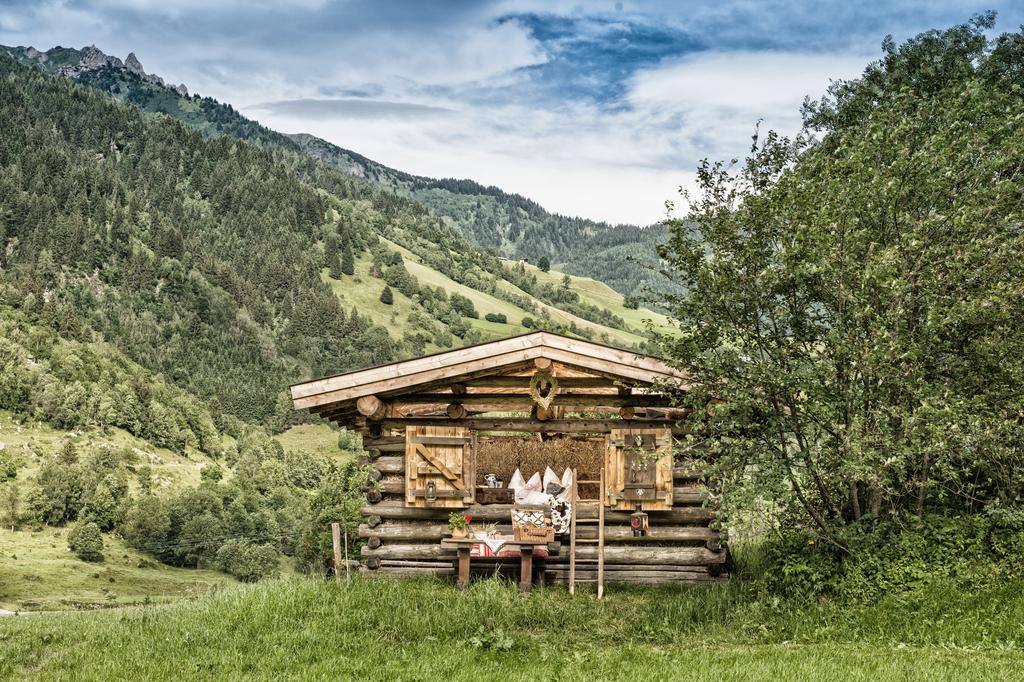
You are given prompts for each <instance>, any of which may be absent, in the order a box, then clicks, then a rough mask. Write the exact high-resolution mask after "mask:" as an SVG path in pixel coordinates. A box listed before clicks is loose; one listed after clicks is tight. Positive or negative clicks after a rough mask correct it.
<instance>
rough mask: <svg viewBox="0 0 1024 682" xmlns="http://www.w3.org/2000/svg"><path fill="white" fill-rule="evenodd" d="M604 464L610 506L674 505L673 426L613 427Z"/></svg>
mask: <svg viewBox="0 0 1024 682" xmlns="http://www.w3.org/2000/svg"><path fill="white" fill-rule="evenodd" d="M604 466H605V492H606V497H605V505H606V506H608V507H611V508H612V509H625V510H632V509H634V508H635V507H636V505H637V504H640V505H641V508H642V509H646V510H658V509H671V508H672V430H671V429H612V432H611V433H610V434H609V436H608V445H607V448H606V449H605V460H604Z"/></svg>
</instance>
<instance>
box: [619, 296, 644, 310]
mask: <svg viewBox="0 0 1024 682" xmlns="http://www.w3.org/2000/svg"><path fill="white" fill-rule="evenodd" d="M622 305H623V307H625V308H628V309H629V310H636V309H637V308H639V307H640V301H638V300H637V299H636V298H634V297H633V296H626V297H625V298H624V299H622Z"/></svg>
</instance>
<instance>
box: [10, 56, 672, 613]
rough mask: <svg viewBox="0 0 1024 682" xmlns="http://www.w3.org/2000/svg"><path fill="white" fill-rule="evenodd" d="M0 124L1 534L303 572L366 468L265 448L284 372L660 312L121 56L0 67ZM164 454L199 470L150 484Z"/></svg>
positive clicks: (303, 447)
mask: <svg viewBox="0 0 1024 682" xmlns="http://www.w3.org/2000/svg"><path fill="white" fill-rule="evenodd" d="M91 54H92V55H93V56H92V59H94V60H98V59H101V57H98V56H97V55H96V53H91ZM52 58H53V59H54V61H56V62H58V63H60V64H62V66H60V67H58V69H62V68H64V67H65V66H68V65H69V64H70V65H75V64H79V65H80V63H81V57H79V58H78V59H79V61H78V62H76V61H75V59H76V54H75V52H74V51H59V52H56V53H54V55H53V56H52ZM102 59H106V58H105V57H104V58H102ZM22 61H24V60H22ZM129 61H130V60H129ZM69 68H70V67H69ZM74 68H79V67H78V66H75V67H74ZM63 75H69V74H67V73H64V74H63ZM93 78H94V79H98V82H100V85H102V87H100V88H95V87H86V86H85V85H83V84H82V83H81V82H80V81H89V79H93ZM103 79H111V80H109V81H107V80H103ZM124 82H130V83H131V84H132V86H131V87H129V88H127V90H126V91H125V92H130V93H132V97H122V98H120V99H129V100H131V101H132V102H135V101H137V102H138V103H139V104H141V105H142V106H145V107H149V108H167V105H168V103H176V104H177V105H182V106H183V107H184V109H182V110H181V111H179V112H178V115H176V116H175V117H168V116H162V115H156V114H153V113H147V112H145V111H142V110H141V109H140V108H139V107H138V106H135V104H133V103H130V102H125V101H117V99H118V98H111V97H110V96H109V95H108V92H109V91H111V90H115V91H118V89H119V88H120V87H121V85H120V84H123V83H124ZM145 93H149V95H147V96H143V95H144V94H145ZM121 94H122V95H123V94H124V92H122V93H121ZM147 97H148V99H147ZM192 105H195V106H194V107H192ZM190 107H191V108H190ZM189 111H191V112H194V113H196V118H195V119H193V120H189V119H188V117H187V116H186V115H185V114H186V113H188V112H189ZM0 118H2V120H3V121H4V126H3V127H2V128H0V332H2V333H0V482H2V483H3V485H2V486H0V493H2V496H3V498H2V501H3V521H4V524H5V525H7V526H9V527H11V528H20V527H25V526H27V527H29V528H34V529H37V531H40V532H42V529H44V527H45V526H47V525H49V526H56V527H63V526H65V525H68V524H73V526H72V531H71V534H70V536H69V538H68V541H69V543H70V546H71V548H72V549H73V550H75V551H76V553H78V554H79V556H80V557H83V558H90V560H92V559H95V558H98V557H100V556H102V550H101V549H97V547H99V548H102V546H103V543H104V540H103V535H104V534H106V533H108V532H111V533H113V536H108V537H107V543H108V544H109V543H111V542H114V543H125V544H126V545H127V546H128V547H130V548H132V549H133V551H135V550H141V551H144V552H146V553H148V554H150V555H152V556H154V557H156V558H158V559H160V560H161V561H163V562H165V563H167V564H172V565H175V566H203V567H215V568H219V569H221V570H224V571H227V572H230V573H232V574H234V575H236V576H238V577H240V578H241V579H245V580H251V579H256V578H258V577H260V576H262V575H268V574H272V573H274V572H276V571H277V570H278V565H279V563H280V560H281V557H282V555H284V556H289V557H293V560H292V561H291V562H290V563H291V565H292V566H295V567H296V568H299V569H303V570H314V571H317V570H320V567H321V563H322V561H323V559H324V558H325V557H326V556H327V554H326V553H325V552H327V550H328V549H329V547H330V544H329V537H326V538H325V537H324V532H325V528H327V526H326V525H325V524H326V521H325V520H324V518H326V517H324V518H321V515H322V514H327V515H329V516H330V518H331V519H332V520H335V519H339V518H340V519H344V518H346V514H347V512H348V511H351V510H350V509H349V507H348V506H346V505H349V506H351V504H352V503H353V502H352V500H353V499H355V498H351V497H349V496H348V495H349V494H350V493H352V492H353V491H357V490H358V487H359V486H360V485H361V484H362V483H363V482H364V480H365V475H364V474H363V475H360V472H359V470H358V469H356V468H355V467H354V466H353V464H352V460H353V459H354V457H353V456H352V452H353V451H354V450H356V449H358V448H359V442H358V438H352V437H351V434H346V433H344V432H341V433H338V432H331V431H330V430H328V429H327V428H326V427H322V426H321V427H319V428H320V429H322V431H323V432H321V433H320V434H318V435H317V436H316V439H315V442H313V443H311V444H307V443H305V442H303V441H302V440H301V438H299V439H298V441H296V440H295V439H288V440H282V441H280V442H279V441H278V440H276V439H275V438H273V437H272V435H273V434H275V433H280V432H282V431H284V430H286V429H288V428H289V427H290V426H292V425H294V424H295V423H296V422H301V421H302V420H303V419H308V417H304V416H303V415H301V414H299V413H296V412H295V411H294V410H293V409H292V407H291V403H290V401H289V400H288V399H287V395H286V387H287V386H288V384H290V383H293V382H296V381H299V380H301V379H304V378H308V377H311V376H320V375H324V374H329V373H333V372H339V371H344V370H347V369H353V368H357V367H366V366H370V365H374V364H379V363H381V362H385V361H388V360H391V359H394V358H397V357H407V356H410V355H414V354H419V353H424V352H428V351H432V350H436V349H439V348H451V347H456V346H458V345H461V344H466V343H473V342H477V341H481V340H485V339H488V338H494V337H500V336H508V335H510V334H515V333H521V332H524V331H527V330H529V329H534V328H548V329H556V330H559V331H563V332H565V333H569V334H575V335H578V336H581V337H586V338H594V339H598V340H603V341H605V342H609V343H615V344H618V345H622V346H640V345H644V344H645V343H646V341H645V338H644V336H643V335H642V334H643V332H644V329H643V324H642V323H643V320H644V315H645V314H649V315H651V316H652V317H655V316H654V315H653V313H649V311H648V313H643V311H637V310H636V309H635V305H630V306H627V305H626V302H625V301H624V300H623V298H622V297H621V296H620V295H618V294H615V293H614V292H611V291H610V290H608V289H607V288H602V287H601V286H600V285H599V284H598V283H597V282H594V281H592V280H579V279H574V278H571V277H570V276H569V275H561V274H556V273H555V272H550V273H540V272H538V271H535V270H534V269H533V268H527V267H526V266H525V265H523V264H522V263H509V262H507V261H503V260H501V259H499V258H498V257H497V256H496V255H494V254H489V253H485V252H483V251H481V250H479V249H476V248H474V247H473V246H472V245H471V244H469V243H468V242H467V240H466V239H465V238H464V237H463V236H462V235H461V234H460V233H459V231H458V230H456V229H454V228H453V227H452V226H451V225H450V224H448V223H446V222H445V221H444V220H442V219H441V218H438V217H437V216H435V215H433V214H431V213H430V212H429V211H428V210H427V209H426V208H425V207H423V206H422V205H421V204H419V203H417V202H416V201H414V200H413V199H410V198H408V197H403V196H400V195H398V194H395V193H393V192H389V191H385V190H383V189H381V188H380V187H377V186H375V185H373V184H372V183H370V182H368V181H367V180H365V179H363V178H360V177H358V176H355V175H352V174H351V173H346V172H342V171H340V170H338V169H335V168H331V167H329V166H327V165H324V164H322V163H320V162H319V161H317V160H315V159H313V158H311V157H310V156H308V155H306V154H305V153H303V152H302V151H301V150H300V149H298V148H297V147H296V146H295V143H294V142H292V141H291V140H290V139H288V138H283V137H281V136H279V135H277V134H276V133H273V132H272V131H268V130H266V129H264V128H260V127H259V126H256V124H253V123H251V122H248V121H245V119H242V118H241V117H239V116H238V115H237V114H235V113H234V112H232V111H231V110H230V108H228V107H224V106H222V105H220V104H218V103H215V102H212V100H208V101H203V100H200V99H198V98H186V97H185V96H184V95H182V94H181V93H180V92H178V91H177V90H173V89H170V88H167V87H166V86H164V85H162V84H161V83H159V82H157V81H155V80H153V78H152V77H148V76H143V75H140V74H139V73H136V72H133V71H129V70H125V69H124V68H115V67H110V66H102V67H101V68H99V69H87V70H85V71H82V72H78V73H77V74H76V77H75V78H74V79H68V78H63V77H59V76H57V75H49V74H47V73H45V72H44V70H42V69H38V68H35V66H34V65H32V64H29V65H25V64H19V63H18V60H15V59H13V58H12V57H10V56H8V55H6V54H2V53H0ZM176 119H182V120H176ZM183 121H184V122H183ZM238 136H240V137H244V138H247V139H251V140H253V142H247V141H244V140H242V139H239V137H238ZM540 275H543V276H540ZM577 288H578V289H579V292H577V291H576V290H575V289H577ZM308 428H314V427H312V426H311V425H310V426H309V427H308ZM50 430H54V431H55V432H56V433H57V434H63V436H46V437H45V438H46V439H48V440H49V441H51V442H50V443H49V444H46V445H43V444H42V442H41V441H42V436H41V434H49V433H50ZM324 432H325V433H324ZM133 439H134V440H133ZM283 442H287V443H289V446H288V448H287V449H286V448H285V447H283V446H282V443H283ZM96 443H100V444H101V447H97V446H96ZM128 443H131V444H133V445H131V446H128V445H127V444H128ZM136 443H137V444H142V445H144V447H145V448H146V449H147V450H148V449H149V448H156V449H157V452H158V453H162V454H152V453H150V454H145V455H144V454H140V452H141V451H140V448H139V447H138V446H137V445H134V444H136ZM8 444H12V445H13V444H19V447H18V448H17V449H14V448H13V447H11V448H8ZM339 448H344V449H345V451H346V452H347V453H348V455H347V457H339V456H340V455H341V454H342V450H341V449H339ZM154 458H155V459H154ZM175 459H181V463H180V466H184V467H187V468H188V467H190V468H191V470H192V474H196V471H195V468H196V467H199V468H200V469H201V471H202V476H201V479H200V477H199V476H198V475H189V476H186V477H181V478H178V477H175V478H172V479H170V483H169V484H168V485H167V487H165V488H162V489H161V487H160V486H158V485H156V484H155V483H154V478H155V476H156V475H155V474H154V473H153V471H154V469H156V468H160V467H164V463H166V462H170V461H171V460H175ZM169 466H171V465H169ZM174 466H178V464H175V465H173V466H171V468H174ZM197 483H198V487H196V485H197ZM353 531H354V527H353ZM229 541H230V542H229ZM117 546H120V545H117ZM19 547H21V545H19ZM225 547H226V548H227V549H225ZM43 549H44V548H42V547H40V546H38V543H27V544H26V545H25V546H24V547H21V550H19V551H22V550H23V551H26V552H29V553H38V552H40V551H43ZM53 582H54V584H58V583H59V580H57V578H56V577H54V578H53ZM4 598H12V597H11V595H7V597H4V595H2V594H0V599H4Z"/></svg>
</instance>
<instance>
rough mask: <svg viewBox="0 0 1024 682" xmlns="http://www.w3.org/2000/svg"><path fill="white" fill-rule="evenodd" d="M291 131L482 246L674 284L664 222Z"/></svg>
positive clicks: (615, 284)
mask: <svg viewBox="0 0 1024 682" xmlns="http://www.w3.org/2000/svg"><path fill="white" fill-rule="evenodd" d="M291 138H292V139H294V140H295V141H296V142H297V143H298V144H299V145H300V147H301V148H302V149H303V150H304V151H305V152H306V153H307V154H309V155H310V156H312V157H313V158H316V159H319V160H321V161H323V162H324V163H326V164H328V165H331V166H334V167H336V168H340V169H343V170H346V171H347V172H349V173H352V174H355V175H358V176H360V177H365V178H367V179H368V180H370V181H371V182H373V183H374V184H376V185H378V186H382V187H385V188H387V189H389V190H391V191H394V192H396V193H398V194H401V195H402V196H407V197H411V198H413V199H415V200H416V201H418V202H420V203H421V204H423V205H424V206H426V207H427V208H429V209H430V210H431V212H433V213H434V214H435V215H438V216H443V217H445V218H447V219H448V220H449V221H450V222H451V224H452V225H454V226H456V227H458V228H459V230H460V231H461V232H462V234H464V235H465V236H466V237H468V238H469V239H471V240H472V241H473V243H474V244H476V245H477V246H479V247H481V248H484V249H490V250H493V251H494V252H496V253H498V254H500V255H502V256H505V257H508V258H525V259H528V260H530V261H531V262H537V261H539V260H540V259H541V258H543V257H546V258H548V259H549V260H550V261H551V262H552V263H558V264H561V266H562V267H563V269H564V270H565V271H566V272H571V273H574V274H578V275H583V276H586V277H592V278H595V279H599V280H601V281H603V282H605V283H606V284H608V285H609V286H611V287H612V288H613V289H615V290H617V291H618V292H620V293H622V294H624V295H626V296H638V297H643V296H644V295H645V292H646V291H648V290H649V289H654V290H663V289H669V290H675V289H674V287H673V284H672V282H671V281H669V280H667V279H666V278H664V277H662V276H661V275H660V273H659V272H658V269H657V264H658V263H659V259H658V255H657V248H656V247H657V245H658V244H660V243H662V242H664V241H665V240H666V238H667V235H668V233H667V231H666V230H665V228H664V226H663V225H652V226H649V227H638V226H636V225H609V224H607V223H600V222H595V221H593V220H587V219H584V218H574V217H569V216H563V215H559V214H556V213H549V212H548V211H545V210H544V209H543V208H542V207H541V206H540V205H539V204H537V203H536V202H535V201H531V200H530V199H527V198H526V197H523V196H521V195H519V194H509V193H507V192H504V191H502V190H501V189H499V188H497V187H493V186H492V187H485V186H483V185H481V184H479V183H477V182H473V181H472V180H456V179H454V178H445V179H441V180H438V179H434V178H425V177H422V176H416V175H411V174H409V173H403V172H402V171H398V170H395V169H393V168H388V167H386V166H384V165H382V164H379V163H376V162H375V161H371V160H370V159H367V158H366V157H364V156H361V155H360V154H356V153H354V152H352V151H349V150H347V149H342V148H341V147H338V146H336V145H333V144H331V143H329V142H326V141H324V140H321V139H320V138H317V137H314V136H312V135H304V134H299V135H292V136H291Z"/></svg>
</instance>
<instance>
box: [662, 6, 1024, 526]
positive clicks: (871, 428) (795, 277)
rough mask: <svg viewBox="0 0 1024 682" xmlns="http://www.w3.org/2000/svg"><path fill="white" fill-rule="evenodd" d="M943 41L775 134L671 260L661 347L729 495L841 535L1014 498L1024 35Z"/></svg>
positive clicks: (967, 30) (1023, 431) (702, 178)
mask: <svg viewBox="0 0 1024 682" xmlns="http://www.w3.org/2000/svg"><path fill="white" fill-rule="evenodd" d="M990 24H991V22H990V19H987V18H984V17H983V18H981V19H979V20H976V21H975V22H972V23H971V24H968V25H964V26H958V27H954V28H953V29H950V30H948V31H945V32H930V33H927V34H923V35H921V36H918V37H916V38H914V39H911V40H910V41H908V42H907V43H905V44H904V45H902V46H900V47H899V48H897V47H896V46H895V45H892V44H891V43H887V44H886V46H885V49H886V55H885V58H884V59H883V60H882V61H880V62H877V63H875V64H872V65H871V66H869V67H868V69H867V70H866V71H865V75H864V77H863V78H861V79H858V80H855V81H850V82H841V83H837V84H836V85H834V86H833V88H832V90H831V95H830V97H827V98H826V99H825V100H824V101H823V102H821V103H818V104H817V105H816V106H814V107H812V108H811V111H810V112H809V118H808V122H807V123H808V126H811V127H815V128H816V129H817V130H818V131H819V132H822V133H823V137H822V138H821V139H820V140H819V141H816V142H812V141H811V140H810V139H809V138H801V139H799V140H797V141H796V142H790V141H788V140H785V139H783V138H780V137H778V136H777V135H775V134H772V133H769V134H768V135H766V136H763V137H762V138H761V139H760V140H758V141H757V142H756V143H755V146H754V148H753V149H752V152H751V155H750V157H749V158H748V159H747V160H746V162H745V163H744V164H743V165H741V166H740V167H739V168H738V169H737V170H736V171H730V170H729V169H728V168H727V167H726V166H724V165H722V164H709V163H704V164H702V165H701V166H700V168H699V170H698V179H699V183H700V189H701V194H700V197H699V199H698V200H696V201H694V202H693V203H692V210H691V212H690V213H689V215H688V216H686V218H685V219H677V220H674V221H671V223H670V225H669V227H670V230H671V235H672V236H671V240H670V241H669V242H668V244H666V245H665V247H664V248H663V249H662V250H661V253H662V256H663V257H664V258H665V259H666V260H667V261H668V262H669V263H670V264H671V266H672V267H673V269H674V271H675V275H676V278H677V281H678V283H679V284H680V288H681V289H684V290H685V293H684V294H680V295H674V296H670V297H668V298H667V301H666V302H667V305H668V307H670V309H671V310H672V311H673V314H674V316H675V318H676V319H677V321H678V323H679V327H680V332H681V333H680V335H679V336H678V337H674V338H673V337H665V338H662V339H660V341H661V342H662V343H663V344H664V347H665V348H666V349H667V350H668V352H669V353H670V355H671V356H672V357H673V358H674V359H675V361H676V362H677V363H678V364H679V365H680V366H681V367H685V368H686V369H687V371H688V372H689V373H690V376H691V377H692V381H693V388H692V390H690V391H689V393H688V395H687V400H688V401H689V402H690V403H691V404H692V405H694V406H695V407H697V408H705V407H706V408H707V409H697V410H696V411H695V413H694V424H693V425H692V428H693V429H694V431H703V432H704V434H705V435H706V436H707V437H710V440H709V441H708V442H711V443H714V445H713V449H714V451H715V452H714V453H713V456H714V458H715V461H716V463H717V467H718V470H719V471H720V473H721V474H722V475H724V476H726V477H727V479H728V480H729V481H730V485H729V489H730V490H731V491H732V492H731V494H730V497H729V499H728V500H727V507H728V505H729V504H736V505H739V504H746V505H750V504H753V503H754V500H755V499H756V498H759V499H763V498H764V497H765V496H767V497H769V499H770V500H771V503H772V504H774V505H778V506H779V507H780V508H781V509H782V510H783V513H784V514H788V515H789V516H788V518H791V519H794V520H797V521H799V522H802V523H805V524H806V525H808V526H810V527H811V528H814V529H815V531H816V532H817V533H819V534H820V535H822V536H823V537H825V538H826V539H827V540H828V541H830V542H831V543H835V544H836V545H842V544H843V542H842V540H841V538H840V536H839V533H838V531H837V529H839V528H841V527H842V526H844V525H845V524H848V523H850V522H852V521H857V520H859V519H862V518H863V517H865V516H871V517H875V518H877V517H879V516H889V515H899V514H906V513H914V514H916V515H918V516H922V517H923V516H924V515H925V513H926V512H928V511H936V512H945V513H970V512H972V511H973V512H976V511H980V510H982V509H985V508H996V507H999V506H1002V505H1006V504H1020V492H1019V481H1020V480H1021V479H1020V477H1021V475H1022V474H1024V460H1022V459H1021V457H1020V454H1019V453H1020V452H1021V448H1022V446H1024V422H1022V421H1021V420H1020V418H1019V416H1020V414H1021V413H1022V411H1024V386H1022V382H1021V377H1022V376H1024V358H1022V356H1021V354H1020V353H1019V352H1018V349H1019V348H1021V347H1022V344H1024V299H1022V298H1021V297H1020V296H1016V295H1008V292H1010V291H1018V292H1019V291H1021V290H1022V287H1024V261H1022V259H1021V258H1020V253H1022V249H1024V233H1022V232H1021V231H1020V229H1019V206H1020V201H1021V198H1022V197H1024V181H1022V180H1021V179H1020V177H1019V174H1018V173H1017V171H1016V169H1017V167H1018V163H1019V161H1018V159H1019V154H1018V151H1017V150H1019V149H1020V148H1022V146H1024V132H1022V128H1021V126H1020V125H1019V121H1020V119H1021V117H1024V101H1022V100H1021V98H1020V96H1019V91H1020V87H1021V83H1020V81H1021V77H1020V71H1019V68H1018V67H1017V66H1015V65H1014V64H1019V62H1016V61H1015V60H1014V59H1007V58H1006V56H1007V55H1008V54H1011V53H1012V54H1015V55H1016V54H1018V53H1019V52H1020V51H1021V50H1020V45H1022V44H1024V43H1022V42H1021V36H1020V35H1016V36H1015V37H1006V36H1004V37H1001V38H999V39H997V40H996V41H995V42H990V41H988V40H987V39H986V38H985V36H984V30H985V29H986V28H989V27H990Z"/></svg>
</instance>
